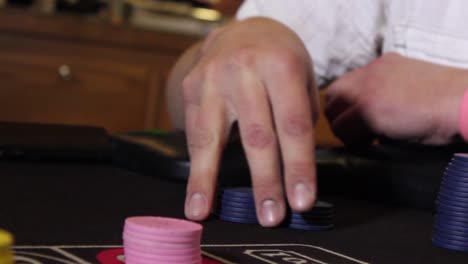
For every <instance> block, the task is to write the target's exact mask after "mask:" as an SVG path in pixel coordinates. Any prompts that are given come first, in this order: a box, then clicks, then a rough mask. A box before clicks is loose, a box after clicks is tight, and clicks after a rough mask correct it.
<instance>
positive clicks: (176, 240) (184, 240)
mask: <svg viewBox="0 0 468 264" xmlns="http://www.w3.org/2000/svg"><path fill="white" fill-rule="evenodd" d="M123 238H124V239H129V240H137V241H146V242H156V243H169V244H191V245H193V244H200V241H201V236H200V235H195V236H193V237H171V236H161V235H158V236H155V235H148V234H142V233H134V232H129V231H128V230H125V231H124V233H123Z"/></svg>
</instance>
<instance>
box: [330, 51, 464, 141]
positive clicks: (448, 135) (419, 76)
mask: <svg viewBox="0 0 468 264" xmlns="http://www.w3.org/2000/svg"><path fill="white" fill-rule="evenodd" d="M467 88H468V71H467V70H462V69H457V68H451V67H446V66H441V65H436V64H432V63H428V62H423V61H419V60H414V59H409V58H405V57H402V56H400V55H397V54H386V55H384V56H382V57H380V58H379V59H377V60H375V61H374V62H372V63H370V64H369V65H367V66H365V67H363V68H360V69H357V70H355V71H352V72H350V73H347V74H345V75H344V76H342V77H341V78H339V79H338V80H336V81H335V82H334V83H332V84H331V85H330V87H329V88H328V91H327V104H326V115H327V117H328V119H329V121H330V124H331V127H332V130H333V131H334V132H335V134H336V135H337V136H338V137H339V138H341V139H342V140H343V142H344V143H345V144H350V145H351V144H359V143H369V142H371V141H372V139H373V138H374V136H376V135H380V136H385V137H388V138H392V139H398V140H408V141H413V142H419V143H424V144H446V143H449V142H450V141H451V140H452V139H453V137H454V136H455V135H456V134H457V127H458V111H459V108H460V103H461V99H462V96H463V93H464V91H465V90H466V89H467Z"/></svg>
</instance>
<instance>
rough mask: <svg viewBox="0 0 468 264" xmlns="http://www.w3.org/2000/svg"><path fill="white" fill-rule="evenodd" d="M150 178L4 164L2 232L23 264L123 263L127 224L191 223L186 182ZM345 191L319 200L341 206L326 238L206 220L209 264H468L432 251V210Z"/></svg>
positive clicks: (84, 162)
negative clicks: (154, 220) (138, 220)
mask: <svg viewBox="0 0 468 264" xmlns="http://www.w3.org/2000/svg"><path fill="white" fill-rule="evenodd" d="M0 145H1V144H0ZM405 160H406V158H405ZM389 162H390V161H389ZM444 162H446V160H443V161H442V162H441V163H444ZM367 170H369V169H367ZM416 170H417V168H416ZM421 170H424V169H421ZM432 170H433V169H432ZM327 173H328V175H327ZM334 173H337V172H333V171H331V170H326V169H323V170H320V169H319V177H320V179H327V178H329V179H331V180H329V182H327V181H326V180H323V182H324V184H323V185H324V186H325V185H328V186H330V185H332V186H333V185H335V186H338V185H342V184H340V182H334V183H333V181H338V180H339V178H337V177H336V175H332V174H334ZM378 173H379V172H378V171H375V170H373V171H372V173H371V174H374V175H375V174H378ZM149 174H150V173H141V172H137V171H134V170H129V169H128V168H123V167H122V166H118V165H116V164H115V162H112V161H109V160H106V159H103V160H99V159H94V160H93V159H83V158H80V159H76V160H73V159H68V160H61V159H57V158H55V159H52V158H47V159H45V158H44V159H21V158H17V159H11V158H8V159H5V158H4V159H2V161H1V162H0V201H1V205H0V228H3V229H6V230H8V231H10V232H11V233H12V234H13V235H14V236H15V246H14V251H15V254H16V259H17V263H123V260H122V254H123V251H122V246H121V245H122V229H123V224H124V219H125V218H126V217H129V216H135V215H156V216H169V217H176V218H183V217H184V216H183V204H184V193H185V183H184V181H171V180H170V179H169V178H168V177H165V176H167V175H157V171H156V172H154V175H149ZM400 174H401V173H400ZM410 176H411V175H407V176H406V177H410ZM437 180H439V179H437ZM330 181H331V182H330ZM386 183H389V184H390V183H391V181H390V180H387V181H386ZM345 187H346V188H343V187H342V188H336V189H338V190H340V191H329V192H323V193H321V194H320V199H321V200H325V201H327V202H331V203H333V204H334V206H335V209H334V210H335V215H334V224H335V227H334V228H333V229H331V230H328V231H321V232H316V231H301V230H293V229H288V228H285V227H280V228H263V227H260V226H257V225H248V224H237V223H229V222H224V221H220V220H218V219H216V217H211V218H210V219H208V220H206V221H204V222H202V225H203V227H204V231H203V237H202V250H203V252H204V253H203V254H204V262H203V263H207V264H208V263H210V264H213V263H248V264H256V263H259V264H260V263H332V264H334V263H336V264H338V263H383V264H385V263H389V264H390V263H391V264H394V263H455V264H457V263H460V264H461V263H468V254H467V253H463V252H457V251H452V250H447V249H442V248H438V247H436V246H434V245H432V243H431V234H432V231H433V229H432V220H433V213H432V210H430V209H428V208H424V206H414V204H415V203H411V202H407V203H401V202H397V203H392V202H388V201H386V200H385V199H379V198H375V199H371V198H370V197H371V195H367V194H366V195H350V194H349V193H352V190H348V191H349V192H344V191H341V189H348V188H353V187H352V186H345ZM365 187H366V188H370V187H369V186H365ZM416 187H417V188H422V187H421V186H416ZM331 189H333V188H331ZM357 191H359V192H361V191H362V190H357ZM382 192H383V193H385V194H388V193H389V192H385V191H382ZM382 192H378V191H376V192H375V193H382ZM396 196H398V195H396ZM400 200H401V199H400Z"/></svg>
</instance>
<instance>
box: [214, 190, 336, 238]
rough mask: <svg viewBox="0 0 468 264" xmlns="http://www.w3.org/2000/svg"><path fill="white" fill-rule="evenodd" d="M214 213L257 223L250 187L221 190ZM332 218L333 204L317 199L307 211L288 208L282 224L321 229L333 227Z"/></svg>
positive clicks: (248, 222) (292, 226) (221, 218)
mask: <svg viewBox="0 0 468 264" xmlns="http://www.w3.org/2000/svg"><path fill="white" fill-rule="evenodd" d="M215 214H216V215H217V216H218V217H219V219H220V220H223V221H228V222H234V223H241V224H258V220H257V215H256V211H255V200H254V195H253V190H252V188H249V187H241V188H226V189H223V190H221V192H220V194H219V196H218V203H217V207H216V211H215ZM332 218H333V205H332V204H330V203H326V202H322V201H318V202H317V203H316V204H315V206H314V208H313V209H312V210H310V211H308V212H303V213H298V212H293V211H291V210H290V209H288V214H287V216H286V219H285V221H284V222H283V224H282V226H285V227H288V228H292V229H300V230H311V231H322V230H328V229H330V228H332V227H333V224H332Z"/></svg>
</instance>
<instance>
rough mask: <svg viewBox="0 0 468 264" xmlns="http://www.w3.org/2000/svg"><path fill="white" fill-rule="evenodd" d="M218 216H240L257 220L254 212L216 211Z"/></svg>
mask: <svg viewBox="0 0 468 264" xmlns="http://www.w3.org/2000/svg"><path fill="white" fill-rule="evenodd" d="M216 214H217V215H218V216H227V217H235V218H241V219H246V220H253V221H258V220H257V215H255V214H245V213H238V212H223V211H220V212H216Z"/></svg>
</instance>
